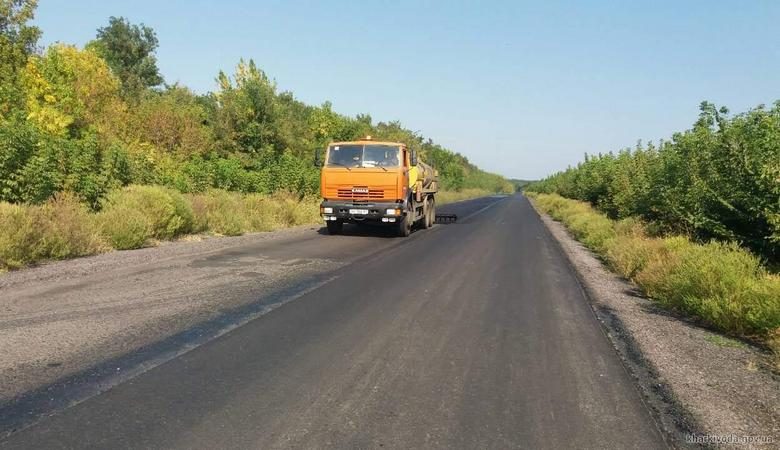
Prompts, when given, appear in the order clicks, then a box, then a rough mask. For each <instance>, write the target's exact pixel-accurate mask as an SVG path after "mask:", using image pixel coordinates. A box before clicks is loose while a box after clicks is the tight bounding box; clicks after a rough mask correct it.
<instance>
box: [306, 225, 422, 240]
mask: <svg viewBox="0 0 780 450" xmlns="http://www.w3.org/2000/svg"><path fill="white" fill-rule="evenodd" d="M416 231H418V230H417V229H416V228H412V234H414V233H415V232H416ZM317 233H318V234H321V235H323V236H330V233H328V228H327V227H320V229H319V230H317ZM341 236H352V237H381V238H398V232H397V231H396V230H395V228H394V227H388V226H382V225H355V224H350V223H345V224H344V228H343V229H342V231H341ZM399 239H400V238H399Z"/></svg>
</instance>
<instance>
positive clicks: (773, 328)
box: [530, 194, 780, 355]
mask: <svg viewBox="0 0 780 450" xmlns="http://www.w3.org/2000/svg"><path fill="white" fill-rule="evenodd" d="M530 197H531V198H532V199H533V201H534V203H535V204H536V205H537V206H538V207H539V208H540V209H541V210H543V211H544V212H546V213H548V214H549V215H550V216H552V217H553V218H555V219H556V220H560V221H561V222H563V223H564V224H565V225H566V226H567V227H568V228H569V229H570V230H571V232H572V233H573V234H574V235H575V236H576V237H577V239H579V240H581V241H582V242H583V243H585V244H586V245H587V246H588V247H590V248H592V249H593V250H594V251H595V252H596V253H598V254H600V255H601V256H602V257H604V258H605V259H606V260H607V261H608V263H609V265H610V266H611V267H612V268H613V269H615V270H616V271H617V272H618V273H620V274H621V275H623V276H625V277H627V278H630V279H632V280H634V281H635V282H636V283H637V284H638V285H639V286H640V288H642V290H643V291H644V292H645V293H646V294H647V295H648V296H649V297H650V298H651V299H653V300H654V301H656V302H658V303H660V304H661V305H663V306H665V307H667V308H670V309H674V310H676V311H679V312H682V313H685V314H687V315H689V316H693V317H696V318H697V319H699V320H700V321H702V322H704V323H706V324H708V325H710V326H712V327H714V328H717V329H719V330H722V331H725V332H727V333H730V334H733V335H736V336H742V337H748V338H759V339H762V340H763V341H764V342H766V343H767V345H769V346H770V347H772V348H773V349H775V351H777V352H778V355H780V277H778V276H777V275H771V274H768V273H767V271H766V269H765V268H764V267H763V266H762V265H761V261H760V260H759V259H758V257H756V256H755V255H753V254H752V253H750V252H748V251H747V250H745V249H743V248H741V247H739V246H738V245H737V244H734V243H721V242H715V241H713V242H710V243H707V244H703V245H702V244H696V243H693V242H691V241H690V240H689V239H688V238H685V237H682V236H674V237H667V238H663V239H661V238H651V237H648V236H647V234H646V231H645V230H646V227H645V225H644V224H643V223H642V222H641V221H638V220H636V219H626V220H622V221H619V222H614V221H611V220H609V219H608V218H606V217H605V216H603V215H601V214H598V213H596V212H595V211H593V210H592V208H591V207H590V206H589V205H587V204H585V203H583V202H579V201H576V200H569V199H565V198H563V197H561V196H559V195H556V194H533V195H531V196H530Z"/></svg>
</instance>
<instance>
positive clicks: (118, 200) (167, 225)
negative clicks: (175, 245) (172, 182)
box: [103, 186, 194, 239]
mask: <svg viewBox="0 0 780 450" xmlns="http://www.w3.org/2000/svg"><path fill="white" fill-rule="evenodd" d="M114 210H116V211H114ZM130 211H137V212H140V213H141V214H142V215H143V216H144V217H145V218H146V221H147V223H148V227H149V231H150V233H151V237H153V238H156V239H171V238H174V237H176V236H179V235H182V234H185V233H189V232H191V231H192V230H193V225H194V214H193V211H192V207H191V206H190V203H189V202H188V201H187V199H186V198H184V196H183V195H182V194H180V193H179V192H177V191H174V190H172V189H169V188H164V187H161V186H127V187H125V188H123V189H121V190H117V191H113V192H112V193H110V194H109V195H108V197H107V198H106V200H105V202H104V203H103V214H104V218H107V217H115V218H117V219H118V220H119V219H121V217H123V216H122V215H123V214H127V215H128V217H132V216H130ZM132 218H133V224H131V225H130V226H129V228H128V229H126V230H123V231H122V233H120V234H125V233H128V232H130V234H132V235H134V236H137V234H136V232H138V231H140V230H141V229H142V228H143V227H142V226H141V225H140V219H139V218H138V217H132ZM131 229H132V230H135V231H132V230H131Z"/></svg>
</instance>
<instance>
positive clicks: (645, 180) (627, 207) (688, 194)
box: [526, 102, 780, 264]
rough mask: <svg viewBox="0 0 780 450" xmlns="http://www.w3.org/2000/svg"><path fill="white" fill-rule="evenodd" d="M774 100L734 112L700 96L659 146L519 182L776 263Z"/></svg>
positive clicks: (779, 164)
mask: <svg viewBox="0 0 780 450" xmlns="http://www.w3.org/2000/svg"><path fill="white" fill-rule="evenodd" d="M778 176H780V102H777V103H775V105H774V106H773V107H772V108H765V107H764V106H759V107H757V108H755V109H753V110H750V111H748V112H746V113H744V114H739V115H736V116H733V117H729V116H728V111H726V110H725V109H723V108H721V109H720V110H718V109H716V108H715V106H714V105H712V104H710V103H707V102H704V103H702V105H701V114H700V116H699V119H698V120H697V121H696V123H695V124H694V126H693V128H692V129H690V130H687V131H685V132H681V133H676V134H674V136H673V137H672V140H671V141H668V142H662V143H661V144H660V145H659V146H658V147H656V146H654V145H652V144H648V145H642V144H641V143H640V144H638V145H637V146H636V148H635V149H633V150H629V149H624V150H621V151H620V152H618V153H617V154H614V153H611V152H610V153H607V154H599V155H596V156H593V155H586V157H585V160H584V161H583V162H581V163H580V164H578V165H577V167H574V168H569V169H567V170H565V171H563V172H559V173H557V174H554V175H552V176H550V177H548V178H546V179H545V180H542V181H540V182H537V183H533V184H532V185H530V186H528V187H526V191H537V192H541V193H557V194H560V195H562V196H564V197H568V198H572V199H576V200H582V201H586V202H588V203H590V204H591V205H593V206H595V207H597V208H598V209H599V210H601V211H602V212H604V213H606V214H607V215H608V216H609V217H610V218H613V219H619V218H625V217H632V216H636V217H640V218H642V219H643V220H645V221H648V222H653V223H654V226H656V227H657V228H659V229H660V230H665V231H667V232H675V233H684V234H686V235H690V236H692V237H694V238H696V239H698V240H699V241H702V242H706V241H709V240H710V239H717V240H721V241H724V242H730V241H737V242H739V243H740V244H741V245H743V246H745V247H747V248H750V249H751V250H753V251H754V252H756V253H757V254H760V255H761V256H762V257H764V258H766V259H768V260H769V261H770V262H772V263H775V264H778V263H780V202H778V201H777V199H778V197H780V183H778Z"/></svg>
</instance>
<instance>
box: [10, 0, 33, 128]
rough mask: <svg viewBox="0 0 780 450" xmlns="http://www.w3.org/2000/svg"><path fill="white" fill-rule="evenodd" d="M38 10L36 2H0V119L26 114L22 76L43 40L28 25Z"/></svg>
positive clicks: (12, 0) (23, 0)
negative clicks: (29, 59)
mask: <svg viewBox="0 0 780 450" xmlns="http://www.w3.org/2000/svg"><path fill="white" fill-rule="evenodd" d="M37 6H38V1H37V0H0V119H8V118H9V117H10V116H11V115H13V114H14V112H21V111H24V94H23V91H22V89H21V86H20V82H19V73H20V71H21V70H22V69H24V67H25V65H26V64H27V58H28V57H29V56H30V55H31V54H32V53H33V51H34V50H35V46H36V44H37V42H38V38H39V37H40V36H41V31H40V30H39V29H38V27H35V26H31V25H28V22H29V21H30V20H32V18H33V15H34V13H35V8H36V7H37Z"/></svg>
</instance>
